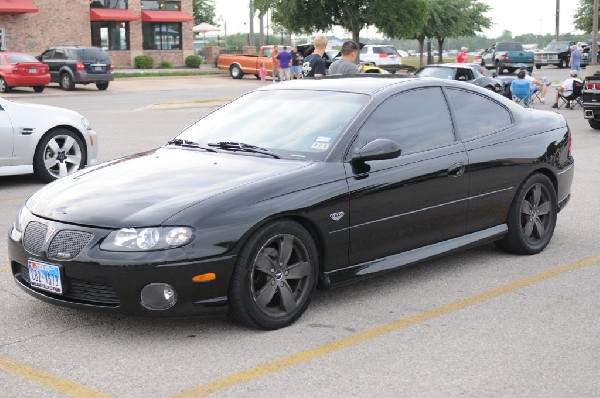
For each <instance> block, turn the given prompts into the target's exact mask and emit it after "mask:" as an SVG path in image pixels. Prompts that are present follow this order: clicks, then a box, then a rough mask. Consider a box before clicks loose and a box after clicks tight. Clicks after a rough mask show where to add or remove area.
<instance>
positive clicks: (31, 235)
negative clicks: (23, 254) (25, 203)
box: [23, 221, 48, 255]
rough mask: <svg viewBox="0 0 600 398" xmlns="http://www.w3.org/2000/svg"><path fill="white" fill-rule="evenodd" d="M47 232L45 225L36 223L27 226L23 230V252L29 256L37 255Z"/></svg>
mask: <svg viewBox="0 0 600 398" xmlns="http://www.w3.org/2000/svg"><path fill="white" fill-rule="evenodd" d="M47 230H48V227H47V226H46V225H45V224H42V223H39V222H37V221H32V222H30V223H29V224H27V228H25V233H24V234H23V246H25V250H27V251H28V252H29V253H31V254H36V255H39V254H40V253H41V251H42V246H43V245H44V242H45V240H46V231H47Z"/></svg>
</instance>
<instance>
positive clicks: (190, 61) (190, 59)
mask: <svg viewBox="0 0 600 398" xmlns="http://www.w3.org/2000/svg"><path fill="white" fill-rule="evenodd" d="M203 63H204V58H202V57H199V56H197V55H189V56H187V57H186V58H185V66H187V67H188V68H199V67H200V64H203Z"/></svg>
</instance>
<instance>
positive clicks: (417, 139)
mask: <svg viewBox="0 0 600 398" xmlns="http://www.w3.org/2000/svg"><path fill="white" fill-rule="evenodd" d="M358 137H359V138H358V142H357V145H358V146H359V147H361V146H363V145H365V144H366V143H368V142H370V141H373V140H374V139H376V138H389V139H391V140H394V141H396V142H397V143H398V144H399V145H400V148H401V149H402V153H407V152H414V151H417V150H420V149H425V148H429V147H433V146H436V145H441V144H447V143H450V142H453V141H454V133H453V130H452V121H451V118H450V113H449V111H448V105H447V104H446V100H445V99H444V95H443V94H442V90H441V89H440V88H439V87H429V88H424V89H417V90H411V91H408V92H405V93H402V94H398V95H396V96H394V97H392V98H389V99H388V100H386V101H385V102H384V103H383V104H381V105H380V106H379V107H378V108H377V109H376V110H375V112H373V114H372V115H371V116H370V117H369V119H368V120H367V122H366V123H365V125H364V126H363V127H362V128H361V131H360V133H359V136H358Z"/></svg>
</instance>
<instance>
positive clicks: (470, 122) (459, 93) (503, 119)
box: [448, 88, 512, 139]
mask: <svg viewBox="0 0 600 398" xmlns="http://www.w3.org/2000/svg"><path fill="white" fill-rule="evenodd" d="M448 95H449V97H450V100H451V101H452V104H453V108H454V114H455V116H456V125H457V130H458V133H459V135H460V138H461V139H469V138H472V137H476V136H478V135H481V134H487V133H493V132H494V131H498V130H502V129H504V128H506V127H508V126H510V125H511V124H512V117H511V114H510V112H509V111H508V109H506V108H505V107H504V106H502V105H500V104H499V103H497V102H495V101H493V100H492V99H490V98H487V97H485V96H483V95H479V94H477V93H474V92H471V91H465V90H460V89H455V88H451V89H448Z"/></svg>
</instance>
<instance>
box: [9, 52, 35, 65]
mask: <svg viewBox="0 0 600 398" xmlns="http://www.w3.org/2000/svg"><path fill="white" fill-rule="evenodd" d="M6 58H7V59H8V62H10V63H11V64H18V63H19V62H40V61H38V60H37V59H35V57H34V56H33V55H29V54H10V55H7V56H6Z"/></svg>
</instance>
